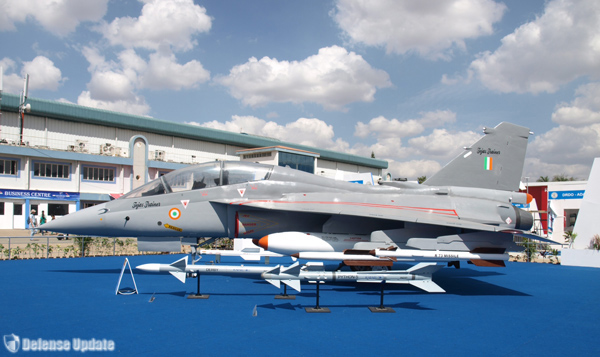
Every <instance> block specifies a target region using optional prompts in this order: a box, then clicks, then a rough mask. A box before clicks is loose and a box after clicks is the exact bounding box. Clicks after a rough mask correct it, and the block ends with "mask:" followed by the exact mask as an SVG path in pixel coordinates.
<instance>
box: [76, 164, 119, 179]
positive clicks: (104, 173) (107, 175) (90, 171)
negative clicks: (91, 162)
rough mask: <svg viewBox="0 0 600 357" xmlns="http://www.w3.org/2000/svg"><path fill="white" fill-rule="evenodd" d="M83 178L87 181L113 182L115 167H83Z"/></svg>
mask: <svg viewBox="0 0 600 357" xmlns="http://www.w3.org/2000/svg"><path fill="white" fill-rule="evenodd" d="M83 179H84V180H88V181H102V182H114V181H115V169H114V168H110V167H87V166H84V167H83Z"/></svg>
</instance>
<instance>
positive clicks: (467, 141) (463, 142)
mask: <svg viewBox="0 0 600 357" xmlns="http://www.w3.org/2000/svg"><path fill="white" fill-rule="evenodd" d="M479 138H481V135H479V134H477V133H475V132H473V131H465V132H455V133H453V132H450V131H448V130H446V129H434V130H433V132H432V133H431V134H429V135H427V136H420V137H416V138H412V139H410V140H409V141H408V143H409V144H410V146H411V147H412V148H413V149H414V150H415V151H416V152H417V153H418V154H419V155H425V156H437V157H440V158H445V159H448V160H449V159H450V158H452V157H454V156H456V155H458V154H459V153H460V151H461V150H462V148H463V147H465V146H470V145H471V144H473V143H474V142H476V141H477V140H478V139H479Z"/></svg>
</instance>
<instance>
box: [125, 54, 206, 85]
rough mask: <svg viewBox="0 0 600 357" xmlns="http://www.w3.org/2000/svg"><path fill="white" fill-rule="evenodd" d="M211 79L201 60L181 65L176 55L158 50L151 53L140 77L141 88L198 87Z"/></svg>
mask: <svg viewBox="0 0 600 357" xmlns="http://www.w3.org/2000/svg"><path fill="white" fill-rule="evenodd" d="M133 69H135V68H133ZM209 79H210V72H209V71H207V70H205V69H204V67H203V66H202V64H201V63H200V62H198V61H196V60H191V61H189V62H187V63H186V64H183V65H181V64H179V63H177V59H176V58H175V55H173V54H169V53H161V52H156V53H153V54H151V55H150V60H149V61H148V66H147V68H145V71H144V73H143V74H142V75H141V77H140V88H150V89H174V90H180V89H183V88H193V87H197V86H198V84H200V83H204V82H206V81H208V80H209Z"/></svg>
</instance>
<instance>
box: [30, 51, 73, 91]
mask: <svg viewBox="0 0 600 357" xmlns="http://www.w3.org/2000/svg"><path fill="white" fill-rule="evenodd" d="M21 74H22V75H23V76H25V74H29V77H30V80H29V89H30V90H36V89H47V90H52V91H55V90H57V89H58V87H60V85H61V84H62V83H63V82H64V81H65V80H67V78H64V77H63V76H62V73H61V71H60V69H58V68H57V67H56V66H55V65H54V62H52V61H51V60H49V59H48V58H47V57H44V56H37V57H36V58H34V59H33V60H32V61H31V62H24V63H23V69H22V70H21Z"/></svg>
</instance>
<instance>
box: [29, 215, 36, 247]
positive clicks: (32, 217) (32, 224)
mask: <svg viewBox="0 0 600 357" xmlns="http://www.w3.org/2000/svg"><path fill="white" fill-rule="evenodd" d="M36 226H37V219H36V217H35V210H34V209H32V210H31V213H30V214H29V230H30V231H31V236H30V237H31V238H29V240H33V235H34V234H35V227H36Z"/></svg>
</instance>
